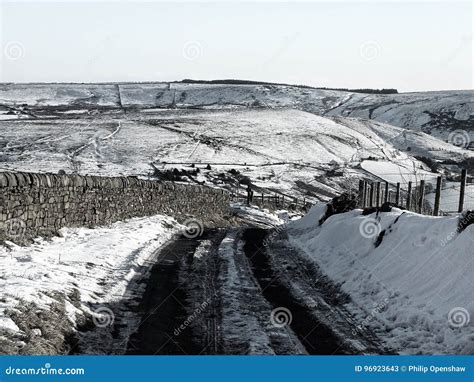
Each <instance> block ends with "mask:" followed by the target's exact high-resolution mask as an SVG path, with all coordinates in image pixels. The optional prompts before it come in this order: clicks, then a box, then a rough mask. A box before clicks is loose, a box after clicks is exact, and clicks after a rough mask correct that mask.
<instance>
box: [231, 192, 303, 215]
mask: <svg viewBox="0 0 474 382" xmlns="http://www.w3.org/2000/svg"><path fill="white" fill-rule="evenodd" d="M231 200H232V201H234V202H241V203H245V204H247V205H255V206H258V207H260V208H266V209H268V210H271V211H274V210H278V209H286V210H290V211H308V210H309V209H310V208H311V207H312V203H310V202H308V201H306V199H304V198H294V197H290V196H287V195H282V194H277V193H275V194H268V193H267V194H265V193H264V192H261V193H256V192H255V191H254V190H252V189H250V188H247V190H246V193H245V194H231Z"/></svg>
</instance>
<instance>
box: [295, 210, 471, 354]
mask: <svg viewBox="0 0 474 382" xmlns="http://www.w3.org/2000/svg"><path fill="white" fill-rule="evenodd" d="M325 211H326V206H325V205H317V206H315V207H313V209H312V210H311V211H310V213H309V214H308V215H306V216H305V217H304V218H303V219H301V220H298V221H294V222H292V223H290V225H289V227H288V236H289V241H290V243H291V244H292V245H293V246H294V247H295V248H298V249H299V250H300V252H301V254H302V256H305V257H307V258H309V259H311V260H312V261H315V262H316V263H317V264H318V266H320V267H321V270H322V272H323V273H324V274H326V275H327V276H329V277H330V278H331V279H332V280H334V281H335V282H337V283H338V284H339V285H340V287H341V288H342V290H343V291H344V292H346V293H348V294H349V295H350V297H351V302H349V304H348V306H349V307H350V310H351V311H352V312H353V313H354V315H355V316H356V317H357V320H358V325H357V327H359V329H360V330H363V329H364V328H366V327H368V328H371V329H372V330H374V331H375V332H376V333H377V334H378V335H379V338H381V339H382V340H383V341H384V343H385V344H386V345H387V346H388V347H390V348H392V349H396V350H397V351H400V352H401V353H402V354H403V353H404V354H418V353H425V354H439V353H441V354H443V353H446V354H473V352H474V325H473V322H472V317H474V302H473V299H472V274H473V272H474V262H473V258H472V247H473V245H474V225H470V226H468V227H467V228H466V229H465V230H464V231H462V232H459V230H458V222H459V217H457V216H453V217H442V218H433V217H427V216H422V215H417V214H414V213H411V212H403V211H401V210H398V209H393V210H392V212H387V213H378V214H375V213H374V214H371V215H365V216H363V215H362V211H361V210H354V211H351V212H347V213H343V214H338V215H333V216H331V217H330V218H328V219H327V220H326V221H325V222H324V223H323V224H322V225H321V226H319V224H318V222H319V220H320V219H321V217H322V216H323V215H324V213H325ZM381 233H382V234H381Z"/></svg>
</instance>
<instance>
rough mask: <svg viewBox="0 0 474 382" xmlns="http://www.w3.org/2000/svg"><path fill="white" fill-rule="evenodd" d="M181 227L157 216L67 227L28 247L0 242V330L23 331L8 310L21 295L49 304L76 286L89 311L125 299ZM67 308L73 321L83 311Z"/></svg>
mask: <svg viewBox="0 0 474 382" xmlns="http://www.w3.org/2000/svg"><path fill="white" fill-rule="evenodd" d="M178 227H179V225H178V223H176V221H175V220H174V219H172V218H169V217H165V216H160V215H157V216H152V217H146V218H136V219H131V220H128V221H126V222H117V223H114V224H112V225H110V226H108V227H100V228H96V229H87V228H77V229H72V228H67V229H63V230H62V231H61V234H62V237H54V238H52V239H51V240H50V241H45V240H43V239H38V240H37V241H36V242H35V244H33V245H31V246H28V247H18V246H14V244H11V245H12V246H13V248H12V249H11V250H10V249H7V248H6V247H1V246H0V290H1V291H2V293H1V297H2V299H1V300H0V330H2V329H5V330H13V331H17V330H18V328H17V327H16V325H15V324H14V323H13V321H11V319H10V318H8V317H7V316H6V315H5V310H6V309H12V308H15V306H17V305H18V304H19V303H20V302H21V301H22V300H23V301H25V300H26V301H31V302H35V303H36V304H37V305H39V307H40V308H47V307H48V305H49V304H50V303H51V302H52V299H51V298H50V297H49V296H50V295H51V294H50V292H53V291H55V292H60V293H65V295H66V296H67V295H70V294H71V292H73V291H74V289H77V290H78V291H79V292H80V297H81V302H82V304H83V306H82V307H81V309H82V310H84V311H86V312H90V311H89V308H88V306H89V305H90V304H103V303H105V302H111V301H118V300H120V299H121V298H122V297H123V295H124V293H125V291H126V290H127V287H128V286H129V282H130V280H131V279H132V278H133V277H134V276H135V275H137V274H139V273H140V267H141V266H142V265H144V264H145V265H146V262H147V260H149V259H150V257H151V256H152V255H153V253H154V252H155V250H156V249H157V248H158V247H160V246H161V245H162V244H163V243H164V242H165V241H167V240H168V239H169V238H170V237H171V236H172V234H173V233H175V232H176V231H177V229H178ZM144 268H146V267H144ZM128 292H129V291H127V293H128ZM66 300H67V298H66ZM68 309H69V310H70V311H71V315H70V317H69V318H70V319H71V320H72V321H74V317H75V313H81V312H80V310H79V309H77V308H75V307H74V306H73V305H72V304H68ZM90 313H92V314H94V312H90Z"/></svg>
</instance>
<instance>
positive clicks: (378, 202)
mask: <svg viewBox="0 0 474 382" xmlns="http://www.w3.org/2000/svg"><path fill="white" fill-rule="evenodd" d="M380 190H381V185H380V182H377V203H376V204H375V206H376V207H380Z"/></svg>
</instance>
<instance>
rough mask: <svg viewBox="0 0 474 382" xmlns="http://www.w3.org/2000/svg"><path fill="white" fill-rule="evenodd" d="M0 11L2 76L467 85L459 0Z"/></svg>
mask: <svg viewBox="0 0 474 382" xmlns="http://www.w3.org/2000/svg"><path fill="white" fill-rule="evenodd" d="M0 1H1V0H0ZM0 10H1V15H0V19H1V34H0V42H1V45H2V51H1V53H2V54H1V62H0V64H1V67H0V70H1V71H0V75H1V78H0V80H1V81H2V82H10V81H14V82H103V81H168V80H180V79H183V78H194V79H221V78H238V79H251V80H262V81H272V82H284V83H295V84H307V85H313V86H327V87H349V88H359V87H370V88H382V87H395V88H398V89H399V90H401V91H416V90H441V89H472V87H473V81H472V79H473V73H472V70H473V69H472V65H473V10H472V3H471V2H470V1H468V2H458V3H456V2H452V1H445V2H408V1H405V2H359V1H346V2H330V3H325V2H305V3H294V2H246V3H243V2H221V3H204V2H200V1H194V2H190V3H182V2H180V3H176V2H175V3H167V2H141V1H122V2H110V1H105V2H97V1H83V2H68V1H59V2H44V1H36V2H24V1H14V2H5V1H2V3H1V8H0Z"/></svg>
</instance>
